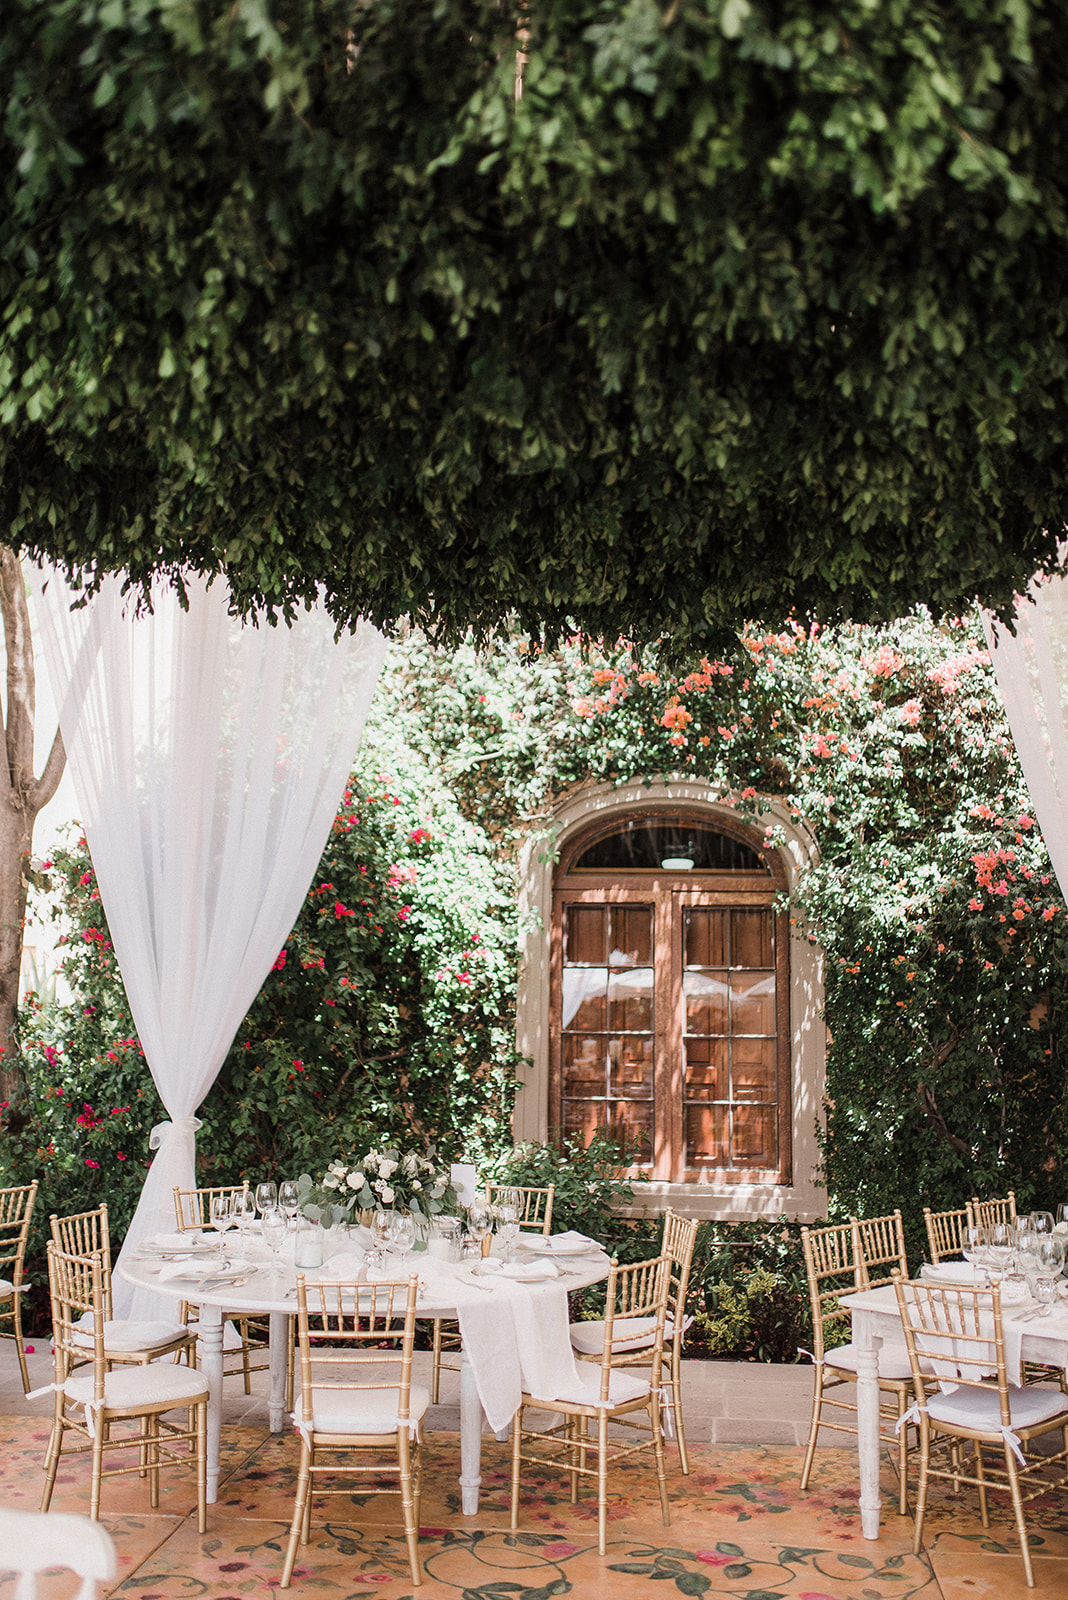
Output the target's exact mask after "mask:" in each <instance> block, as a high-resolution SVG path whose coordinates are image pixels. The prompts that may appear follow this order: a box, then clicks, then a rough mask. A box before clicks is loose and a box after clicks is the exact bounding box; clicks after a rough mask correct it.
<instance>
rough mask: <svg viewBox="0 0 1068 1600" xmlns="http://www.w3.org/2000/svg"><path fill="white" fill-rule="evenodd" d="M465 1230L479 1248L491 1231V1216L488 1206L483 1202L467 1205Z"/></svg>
mask: <svg viewBox="0 0 1068 1600" xmlns="http://www.w3.org/2000/svg"><path fill="white" fill-rule="evenodd" d="M467 1231H468V1233H469V1234H470V1235H471V1237H472V1239H474V1240H475V1241H476V1243H477V1244H478V1246H479V1249H480V1250H481V1248H482V1245H483V1243H484V1242H485V1240H486V1239H488V1238H489V1236H490V1234H491V1233H492V1232H493V1216H492V1214H491V1212H490V1208H489V1206H487V1205H485V1204H484V1203H479V1204H476V1205H473V1206H468V1208H467Z"/></svg>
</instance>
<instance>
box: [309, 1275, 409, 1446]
mask: <svg viewBox="0 0 1068 1600" xmlns="http://www.w3.org/2000/svg"><path fill="white" fill-rule="evenodd" d="M418 1293H419V1279H418V1276H417V1275H416V1274H415V1273H413V1274H412V1275H411V1277H409V1278H406V1279H395V1280H392V1281H388V1282H386V1281H383V1282H382V1283H340V1282H339V1283H315V1284H310V1285H309V1284H307V1283H306V1282H305V1280H304V1274H303V1273H302V1272H298V1274H297V1337H298V1339H299V1342H300V1377H301V1397H300V1403H301V1412H302V1416H303V1420H304V1421H305V1422H306V1423H309V1424H310V1423H311V1421H312V1415H313V1401H314V1397H313V1393H312V1391H313V1390H318V1391H320V1392H321V1391H322V1390H324V1389H328V1390H348V1391H352V1390H362V1391H366V1392H372V1391H374V1390H376V1389H396V1390H397V1393H398V1403H397V1418H398V1421H399V1422H401V1423H403V1422H405V1421H406V1420H407V1418H408V1415H409V1407H410V1395H411V1385H412V1348H413V1345H414V1343H415V1302H416V1297H417V1295H418ZM311 1317H314V1318H315V1322H316V1325H315V1326H314V1327H312V1325H311V1322H310V1320H309V1318H311Z"/></svg>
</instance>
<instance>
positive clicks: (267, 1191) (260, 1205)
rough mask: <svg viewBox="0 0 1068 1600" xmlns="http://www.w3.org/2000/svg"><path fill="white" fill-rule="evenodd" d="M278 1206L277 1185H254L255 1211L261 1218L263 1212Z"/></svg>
mask: <svg viewBox="0 0 1068 1600" xmlns="http://www.w3.org/2000/svg"><path fill="white" fill-rule="evenodd" d="M277 1204H278V1185H277V1184H276V1183H258V1184H257V1185H256V1210H257V1211H258V1212H259V1214H260V1216H261V1217H262V1216H263V1214H264V1212H265V1211H269V1210H270V1209H271V1207H272V1206H276V1205H277Z"/></svg>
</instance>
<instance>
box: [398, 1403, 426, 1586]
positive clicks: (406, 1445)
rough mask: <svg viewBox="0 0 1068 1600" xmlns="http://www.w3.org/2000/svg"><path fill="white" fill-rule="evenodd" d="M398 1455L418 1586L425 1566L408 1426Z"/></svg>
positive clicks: (402, 1432)
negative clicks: (421, 1558) (422, 1555)
mask: <svg viewBox="0 0 1068 1600" xmlns="http://www.w3.org/2000/svg"><path fill="white" fill-rule="evenodd" d="M397 1455H398V1457H399V1460H400V1481H401V1509H402V1510H403V1512H404V1538H405V1542H406V1543H407V1546H408V1565H409V1567H410V1568H411V1571H412V1582H413V1584H415V1585H416V1586H418V1585H419V1584H421V1583H422V1581H423V1567H422V1563H421V1562H420V1560H419V1524H418V1521H417V1519H416V1511H415V1503H414V1499H413V1496H412V1443H411V1436H410V1434H409V1432H408V1429H407V1426H405V1427H403V1428H401V1429H400V1430H399V1431H398V1434H397Z"/></svg>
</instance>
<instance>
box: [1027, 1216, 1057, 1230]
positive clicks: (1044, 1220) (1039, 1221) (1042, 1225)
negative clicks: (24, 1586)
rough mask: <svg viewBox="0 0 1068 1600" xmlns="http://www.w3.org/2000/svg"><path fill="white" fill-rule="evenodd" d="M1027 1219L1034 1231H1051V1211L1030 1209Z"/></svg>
mask: <svg viewBox="0 0 1068 1600" xmlns="http://www.w3.org/2000/svg"><path fill="white" fill-rule="evenodd" d="M1027 1220H1028V1222H1029V1223H1030V1224H1031V1227H1032V1229H1033V1230H1034V1232H1035V1233H1052V1232H1053V1212H1052V1211H1032V1213H1031V1215H1030V1216H1029V1217H1028V1219H1027Z"/></svg>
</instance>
